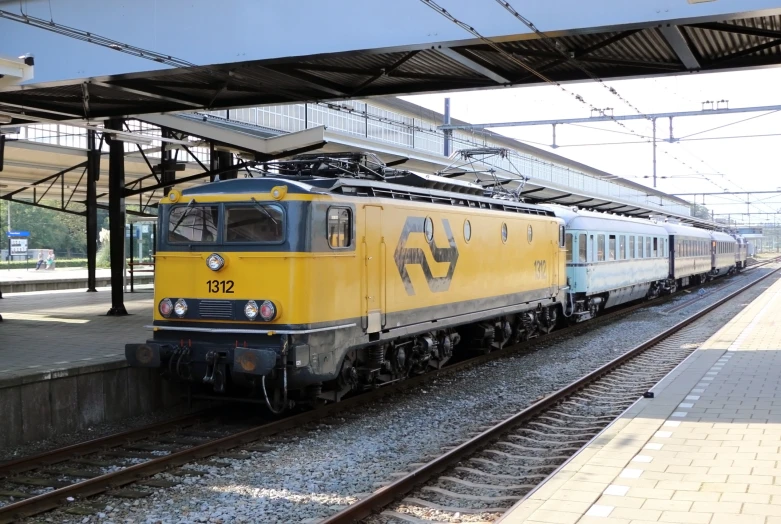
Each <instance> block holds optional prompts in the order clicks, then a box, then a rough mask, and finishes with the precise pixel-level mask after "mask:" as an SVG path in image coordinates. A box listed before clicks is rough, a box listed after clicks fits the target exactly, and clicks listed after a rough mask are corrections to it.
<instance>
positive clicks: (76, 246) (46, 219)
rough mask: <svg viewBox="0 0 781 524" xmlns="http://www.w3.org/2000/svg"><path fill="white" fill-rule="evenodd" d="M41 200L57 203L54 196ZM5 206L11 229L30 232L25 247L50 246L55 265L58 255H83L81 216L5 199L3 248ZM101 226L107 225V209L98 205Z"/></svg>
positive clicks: (3, 227)
mask: <svg viewBox="0 0 781 524" xmlns="http://www.w3.org/2000/svg"><path fill="white" fill-rule="evenodd" d="M41 204H43V205H46V206H51V207H59V205H60V203H59V201H54V200H49V201H47V200H44V201H42V202H41ZM8 206H10V208H11V228H12V229H13V230H14V231H29V232H30V240H29V242H28V247H29V249H53V250H54V254H55V256H56V257H57V259H58V260H57V265H58V266H59V265H60V262H61V260H60V259H64V258H72V257H79V256H81V257H86V255H87V219H86V218H85V217H84V216H80V215H73V214H70V213H63V212H61V211H56V210H54V209H45V208H40V207H35V206H31V205H28V204H20V203H17V202H8V201H0V242H1V243H2V247H3V248H7V247H8V240H7V236H6V231H7V229H8V225H7V224H8ZM68 209H70V210H73V211H77V212H82V211H84V209H85V207H84V205H82V204H70V205H69V206H68ZM101 226H103V227H106V228H107V227H108V212H107V211H105V210H102V209H99V210H98V228H99V229H100V227H101ZM3 262H5V261H3ZM85 264H86V262H85Z"/></svg>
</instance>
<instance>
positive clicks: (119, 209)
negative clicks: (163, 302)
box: [105, 119, 127, 316]
mask: <svg viewBox="0 0 781 524" xmlns="http://www.w3.org/2000/svg"><path fill="white" fill-rule="evenodd" d="M105 127H106V130H107V131H108V130H113V131H122V120H121V119H111V120H108V121H106V126H105ZM118 136H119V135H113V136H111V141H110V142H109V157H108V159H109V164H108V220H109V229H110V233H111V237H110V246H111V248H110V252H111V253H110V254H111V309H109V310H108V313H107V315H114V316H121V315H127V309H125V303H124V298H125V297H124V294H125V286H124V270H125V144H124V142H122V141H121V140H119V139H118Z"/></svg>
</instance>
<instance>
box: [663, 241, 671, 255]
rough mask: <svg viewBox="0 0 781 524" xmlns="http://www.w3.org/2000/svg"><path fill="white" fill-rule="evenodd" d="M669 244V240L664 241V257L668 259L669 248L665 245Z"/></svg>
mask: <svg viewBox="0 0 781 524" xmlns="http://www.w3.org/2000/svg"><path fill="white" fill-rule="evenodd" d="M668 242H669V239H667V238H665V239H664V256H666V257H669V256H670V246H668V245H667V243H668Z"/></svg>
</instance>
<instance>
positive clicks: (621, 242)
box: [618, 235, 626, 260]
mask: <svg viewBox="0 0 781 524" xmlns="http://www.w3.org/2000/svg"><path fill="white" fill-rule="evenodd" d="M625 258H626V235H621V236H619V237H618V260H624V259H625Z"/></svg>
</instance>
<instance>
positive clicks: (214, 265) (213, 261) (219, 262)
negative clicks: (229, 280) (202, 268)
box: [206, 253, 225, 271]
mask: <svg viewBox="0 0 781 524" xmlns="http://www.w3.org/2000/svg"><path fill="white" fill-rule="evenodd" d="M206 265H207V266H209V269H211V270H212V271H219V270H220V269H222V266H224V265H225V259H224V258H222V257H221V256H220V255H218V254H217V253H212V254H211V255H209V257H208V258H207V259H206Z"/></svg>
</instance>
